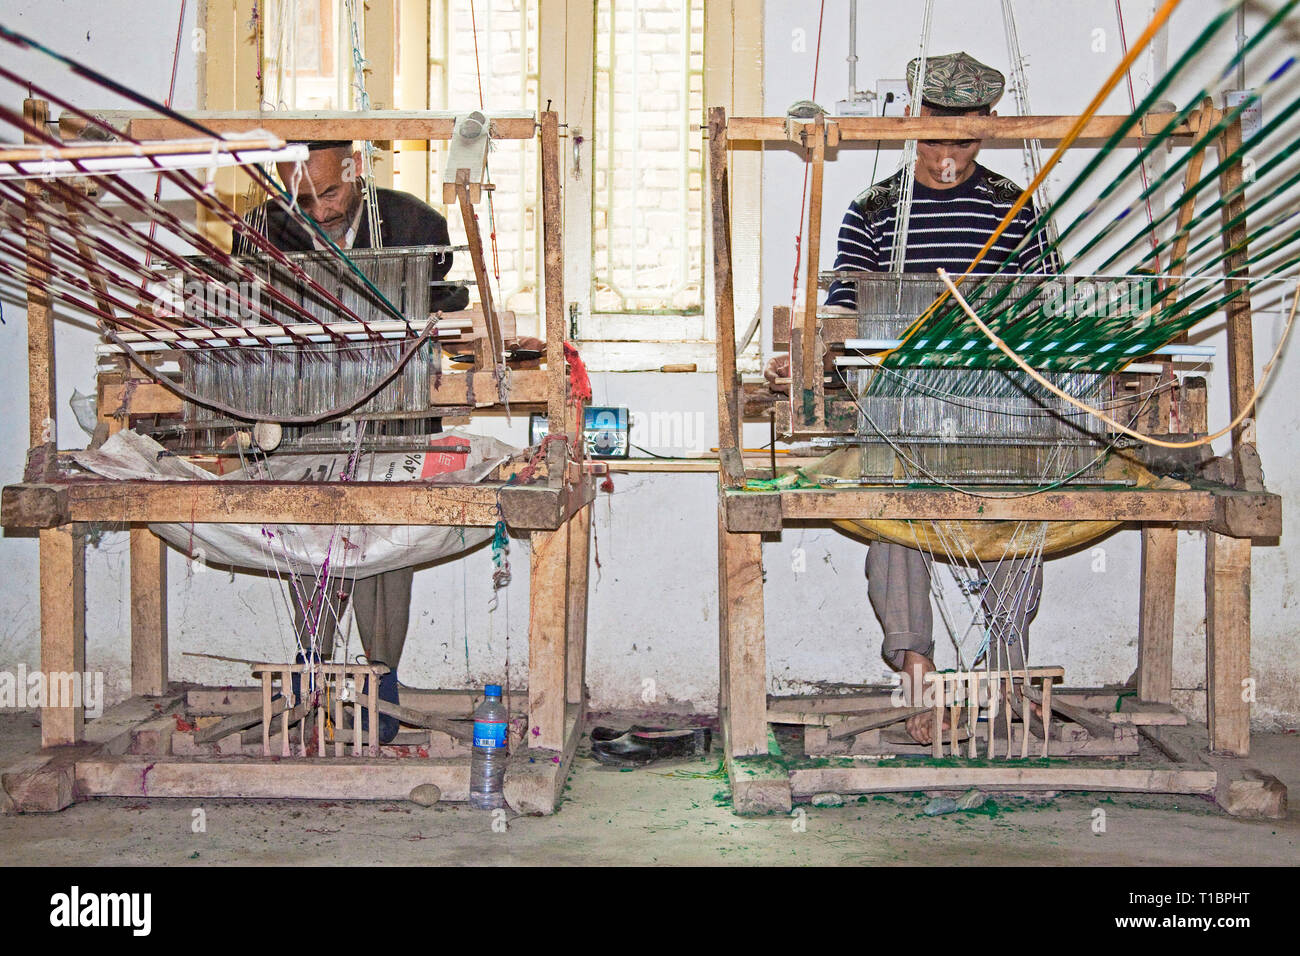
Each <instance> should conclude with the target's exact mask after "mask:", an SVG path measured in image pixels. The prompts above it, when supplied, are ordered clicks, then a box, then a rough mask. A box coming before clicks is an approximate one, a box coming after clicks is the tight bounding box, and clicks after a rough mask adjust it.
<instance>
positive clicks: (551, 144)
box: [541, 110, 581, 485]
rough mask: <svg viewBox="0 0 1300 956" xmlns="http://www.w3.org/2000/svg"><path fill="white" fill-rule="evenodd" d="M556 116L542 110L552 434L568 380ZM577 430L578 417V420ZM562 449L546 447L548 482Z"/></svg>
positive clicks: (560, 423)
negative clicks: (565, 354) (565, 349)
mask: <svg viewBox="0 0 1300 956" xmlns="http://www.w3.org/2000/svg"><path fill="white" fill-rule="evenodd" d="M559 123H560V118H559V116H558V114H556V113H555V112H554V111H553V110H548V111H547V112H544V113H543V114H542V130H541V133H542V268H543V271H544V276H543V280H544V282H545V287H544V288H545V302H544V305H545V309H546V378H547V393H546V419H547V421H548V422H549V428H550V429H552V434H558V433H559V429H561V428H563V427H564V420H565V419H564V415H565V406H566V405H567V400H568V382H567V374H566V369H565V364H566V363H565V359H564V341H565V339H566V338H567V337H568V336H567V334H566V331H567V330H566V329H565V326H564V216H563V212H562V207H561V203H562V202H563V197H562V196H561V195H560V127H559ZM579 431H581V419H580V420H579ZM564 461H565V453H564V449H563V448H561V447H560V446H559V445H558V444H552V445H551V446H550V447H549V448H548V449H547V454H546V468H547V474H548V477H549V482H550V483H551V484H552V485H558V484H559V483H560V482H562V481H563V480H564Z"/></svg>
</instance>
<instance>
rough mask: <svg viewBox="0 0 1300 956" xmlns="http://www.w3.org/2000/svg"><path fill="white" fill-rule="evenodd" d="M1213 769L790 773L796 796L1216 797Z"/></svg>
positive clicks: (919, 769) (939, 769)
mask: <svg viewBox="0 0 1300 956" xmlns="http://www.w3.org/2000/svg"><path fill="white" fill-rule="evenodd" d="M1217 776H1218V775H1217V774H1216V773H1215V772H1214V771H1213V770H1210V769H1207V768H1202V769H1195V770H1153V769H1129V768H1115V769H1112V768H1109V767H1106V768H1098V767H1069V766H1066V767H1059V768H1058V767H1018V766H999V767H924V766H918V767H886V766H879V767H844V768H834V767H825V768H814V769H807V770H793V771H791V772H790V787H791V790H792V792H793V795H794V796H795V797H811V796H812V795H813V794H817V793H826V792H833V793H885V792H898V791H910V790H968V789H970V788H971V787H978V788H979V789H981V790H989V791H993V790H1096V791H1105V790H1113V791H1120V792H1126V793H1198V794H1207V795H1209V794H1213V793H1214V791H1215V786H1216V783H1217Z"/></svg>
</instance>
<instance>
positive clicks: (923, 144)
mask: <svg viewBox="0 0 1300 956" xmlns="http://www.w3.org/2000/svg"><path fill="white" fill-rule="evenodd" d="M921 115H922V116H933V115H934V113H933V111H932V110H931V109H930V107H928V106H922V107H921ZM971 115H976V114H974V113H972V114H971ZM979 152H980V141H979V140H977V139H923V140H918V141H917V144H916V165H917V178H918V179H920V180H921V181H922V183H924V184H925V185H927V186H930V187H931V188H933V189H947V188H951V187H953V186H956V185H958V184H960V183H964V182H965V181H966V180H967V179H969V178H970V177H971V174H972V173H974V172H975V157H976V156H978V155H979Z"/></svg>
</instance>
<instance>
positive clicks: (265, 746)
mask: <svg viewBox="0 0 1300 956" xmlns="http://www.w3.org/2000/svg"><path fill="white" fill-rule="evenodd" d="M262 756H263V757H269V756H271V672H270V671H269V670H264V671H262Z"/></svg>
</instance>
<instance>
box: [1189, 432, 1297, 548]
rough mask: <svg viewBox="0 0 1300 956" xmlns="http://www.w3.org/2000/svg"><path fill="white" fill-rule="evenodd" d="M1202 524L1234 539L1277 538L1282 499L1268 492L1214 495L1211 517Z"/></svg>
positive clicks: (1245, 446)
mask: <svg viewBox="0 0 1300 956" xmlns="http://www.w3.org/2000/svg"><path fill="white" fill-rule="evenodd" d="M1249 447H1251V446H1249V445H1243V446H1242V448H1249ZM1235 457H1238V456H1234V458H1235ZM1206 527H1207V528H1208V529H1209V530H1210V531H1214V532H1216V533H1218V534H1226V535H1231V536H1232V537H1234V538H1276V537H1279V536H1280V535H1281V534H1282V498H1281V496H1280V495H1274V494H1269V493H1268V492H1254V493H1248V492H1225V493H1222V494H1215V496H1214V517H1213V518H1211V519H1210V520H1209V521H1208V522H1207V523H1206Z"/></svg>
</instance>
